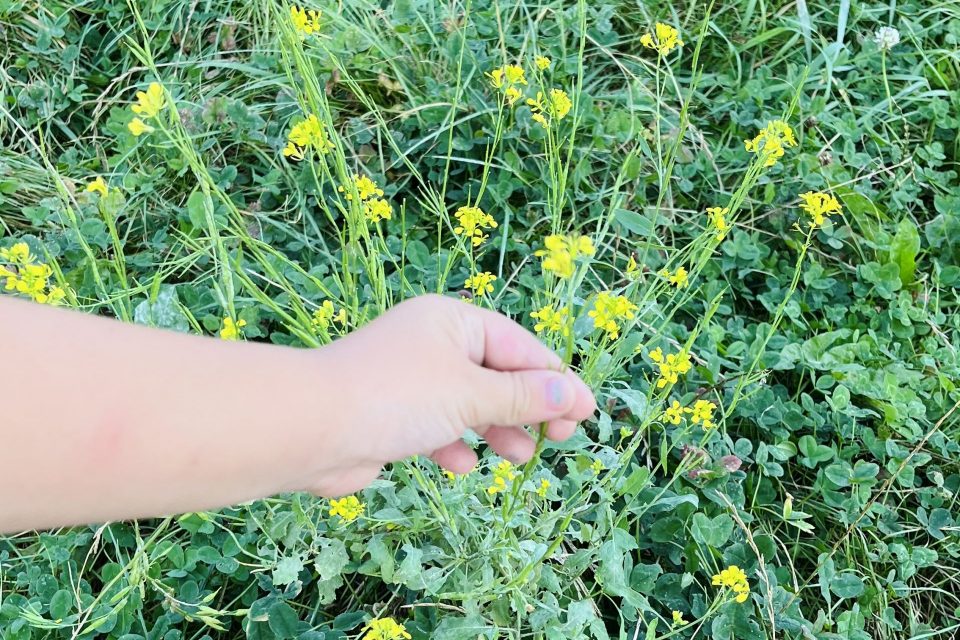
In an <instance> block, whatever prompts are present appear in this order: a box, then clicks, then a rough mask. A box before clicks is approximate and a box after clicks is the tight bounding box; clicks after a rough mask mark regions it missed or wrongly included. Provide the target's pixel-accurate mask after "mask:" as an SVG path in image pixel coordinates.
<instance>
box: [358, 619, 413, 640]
mask: <svg viewBox="0 0 960 640" xmlns="http://www.w3.org/2000/svg"><path fill="white" fill-rule="evenodd" d="M410 638H411V636H410V634H409V633H407V629H406V628H405V627H404V626H403V625H402V624H400V623H399V622H397V621H396V620H394V619H393V618H375V619H373V620H371V621H370V622H368V623H367V626H366V627H364V633H363V636H362V638H361V640H410Z"/></svg>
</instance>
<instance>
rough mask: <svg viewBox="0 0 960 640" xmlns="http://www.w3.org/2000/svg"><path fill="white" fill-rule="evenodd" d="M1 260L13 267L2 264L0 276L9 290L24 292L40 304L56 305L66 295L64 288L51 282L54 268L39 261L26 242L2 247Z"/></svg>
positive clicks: (0, 251) (0, 265)
mask: <svg viewBox="0 0 960 640" xmlns="http://www.w3.org/2000/svg"><path fill="white" fill-rule="evenodd" d="M0 261H2V262H5V263H7V264H9V265H10V267H11V268H8V267H5V266H3V265H2V264H0V278H3V279H5V283H4V288H5V289H6V290H7V291H13V292H16V293H20V294H23V295H25V296H27V297H28V298H30V299H31V300H33V301H34V302H38V303H40V304H50V305H55V304H58V303H59V302H60V301H62V300H63V299H64V297H66V292H65V291H64V290H63V289H61V288H60V287H58V286H56V285H51V284H50V276H52V275H53V269H52V268H51V267H50V265H47V264H44V263H42V262H37V259H36V257H35V256H33V254H31V253H30V246H29V245H27V243H26V242H18V243H16V244H14V245H13V246H12V247H10V248H9V249H0Z"/></svg>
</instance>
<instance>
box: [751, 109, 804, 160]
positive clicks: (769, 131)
mask: <svg viewBox="0 0 960 640" xmlns="http://www.w3.org/2000/svg"><path fill="white" fill-rule="evenodd" d="M743 145H744V147H746V150H747V151H749V152H750V153H755V154H757V155H759V156H760V157H761V158H763V166H765V167H772V166H773V165H775V164H777V160H779V159H780V158H782V157H783V154H784V148H785V147H795V146H797V139H796V138H795V137H794V136H793V129H791V128H790V125H788V124H787V123H786V122H784V121H783V120H771V121H770V122H768V123H767V126H765V127H764V128H763V129H761V130H760V133H758V134H757V136H756V137H755V138H753V139H752V140H744V141H743Z"/></svg>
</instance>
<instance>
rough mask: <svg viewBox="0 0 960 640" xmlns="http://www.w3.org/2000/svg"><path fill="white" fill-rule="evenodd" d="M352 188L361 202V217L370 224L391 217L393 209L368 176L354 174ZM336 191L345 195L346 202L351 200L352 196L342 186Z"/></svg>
mask: <svg viewBox="0 0 960 640" xmlns="http://www.w3.org/2000/svg"><path fill="white" fill-rule="evenodd" d="M352 180H353V186H354V189H356V191H357V195H358V196H360V200H361V202H363V215H364V216H365V217H366V218H367V220H369V221H370V222H380V221H381V220H389V219H391V218H392V217H393V207H392V206H390V202H389V201H388V200H386V199H385V198H383V189H381V188H380V187H379V186H377V183H376V182H374V181H373V180H371V179H370V177H369V176H362V175H359V174H354V176H353V179H352ZM337 191H339V192H340V193H344V194H346V198H347V200H353V194H352V193H348V192H347V190H346V189H345V188H344V187H343V185H341V186H339V187H337Z"/></svg>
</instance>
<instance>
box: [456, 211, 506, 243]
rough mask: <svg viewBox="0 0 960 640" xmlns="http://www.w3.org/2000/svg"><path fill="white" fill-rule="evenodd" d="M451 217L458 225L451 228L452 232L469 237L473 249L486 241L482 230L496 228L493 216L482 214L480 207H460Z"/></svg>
mask: <svg viewBox="0 0 960 640" xmlns="http://www.w3.org/2000/svg"><path fill="white" fill-rule="evenodd" d="M453 215H454V217H456V219H457V222H458V223H459V224H458V225H457V226H456V227H454V228H453V232H454V233H456V234H457V235H464V236H467V237H469V238H470V241H471V242H472V243H473V246H475V247H478V246H480V245H481V244H482V243H483V241H484V240H486V239H487V237H488V236H487V235H486V234H485V233H484V232H483V231H484V229H496V228H497V221H496V220H494V219H493V216H491V215H490V214H489V213H484V212H483V210H482V209H480V207H460V208H459V209H457V212H456V213H455V214H453Z"/></svg>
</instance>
